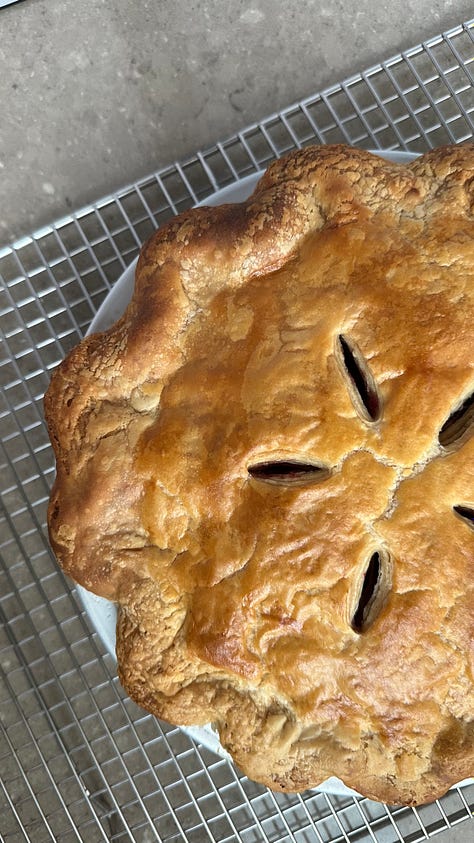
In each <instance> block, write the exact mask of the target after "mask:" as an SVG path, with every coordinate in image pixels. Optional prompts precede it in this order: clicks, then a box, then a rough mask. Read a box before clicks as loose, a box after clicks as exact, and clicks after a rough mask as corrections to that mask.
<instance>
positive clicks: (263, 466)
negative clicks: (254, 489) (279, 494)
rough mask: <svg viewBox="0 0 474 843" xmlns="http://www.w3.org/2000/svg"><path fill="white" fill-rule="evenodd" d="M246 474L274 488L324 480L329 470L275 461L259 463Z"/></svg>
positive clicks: (287, 461) (293, 462)
mask: <svg viewBox="0 0 474 843" xmlns="http://www.w3.org/2000/svg"><path fill="white" fill-rule="evenodd" d="M248 473H249V475H250V476H251V477H253V478H254V479H255V480H261V481H263V482H264V483H270V484H272V485H274V486H305V485H307V484H309V483H317V482H319V481H320V480H325V479H326V478H327V477H329V475H330V470H329V468H328V467H327V466H325V465H319V464H318V463H308V462H303V461H301V462H300V461H298V460H275V461H273V462H271V461H268V462H259V463H255V465H250V466H249V467H248Z"/></svg>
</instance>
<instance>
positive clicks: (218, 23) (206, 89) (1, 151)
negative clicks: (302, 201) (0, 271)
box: [0, 0, 473, 246]
mask: <svg viewBox="0 0 474 843" xmlns="http://www.w3.org/2000/svg"><path fill="white" fill-rule="evenodd" d="M472 13H473V6H472V0H393V2H391V3H387V4H384V3H380V2H379V0H358V2H351V0H349V2H345V0H332V2H331V0H327V2H320V0H304V2H296V1H295V0H286V2H284V3H283V2H281V3H280V2H275V0H253V2H245V0H232V2H230V0H220V2H207V0H194V1H193V0H173V2H171V0H168V2H166V0H155V2H153V0H115V2H112V3H111V2H108V0H81V2H80V3H78V2H77V0H24V2H21V3H17V4H16V5H13V6H10V7H7V8H4V9H2V10H1V11H0V67H1V77H2V93H1V97H2V101H1V105H2V119H1V123H0V170H1V192H0V246H1V245H5V244H8V243H10V242H12V241H14V240H16V239H17V238H19V237H20V236H21V235H23V234H25V233H31V232H33V231H35V230H36V229H38V228H39V227H40V226H42V225H44V224H47V223H49V222H52V221H54V220H55V219H57V218H59V217H62V216H64V215H65V214H66V213H67V212H68V211H70V210H73V209H77V208H79V207H82V206H83V205H85V204H88V203H90V202H91V201H93V200H95V199H98V198H100V197H101V196H104V195H108V194H109V193H110V192H111V191H113V190H114V189H117V188H120V187H121V186H123V185H126V184H128V183H129V182H131V181H134V180H136V179H137V178H139V177H141V176H145V175H147V174H148V173H150V172H153V171H154V170H156V169H159V168H161V167H163V166H165V165H167V164H169V163H171V162H173V161H175V160H180V159H183V158H184V157H186V156H188V155H190V154H193V153H194V152H195V151H196V150H197V149H202V148H204V147H206V146H207V145H211V144H212V143H214V142H215V141H217V140H221V139H224V138H225V137H227V136H228V135H230V134H233V133H234V132H235V131H237V130H239V129H241V128H243V127H245V126H246V125H248V124H249V123H250V122H252V121H254V120H258V119H261V118H263V117H265V116H266V115H267V114H269V113H272V112H274V111H278V110H280V109H281V108H284V107H285V106H287V105H290V104H291V103H292V102H294V101H295V100H297V99H301V98H302V97H304V96H307V95H310V94H312V93H315V92H317V91H318V90H321V89H322V88H324V87H326V86H328V85H330V84H333V83H336V82H339V81H341V80H342V79H344V78H347V77H348V76H350V75H351V74H353V73H356V72H358V71H361V70H364V69H365V68H367V67H369V66H371V65H372V64H375V63H377V62H378V61H380V60H383V59H385V58H389V57H390V56H391V55H393V54H395V53H398V52H400V51H402V50H403V49H405V48H409V47H410V46H413V45H415V44H418V43H420V42H421V41H423V40H425V39H427V38H429V37H431V36H433V35H436V34H438V33H440V32H442V31H444V30H446V29H449V28H451V27H453V26H455V25H457V24H458V23H460V22H462V21H464V20H467V19H469V18H470V17H471V16H472Z"/></svg>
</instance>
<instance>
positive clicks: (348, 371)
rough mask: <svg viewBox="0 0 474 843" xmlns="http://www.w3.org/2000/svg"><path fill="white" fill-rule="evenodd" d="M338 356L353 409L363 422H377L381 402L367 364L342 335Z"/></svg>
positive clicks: (379, 416) (355, 348) (339, 339)
mask: <svg viewBox="0 0 474 843" xmlns="http://www.w3.org/2000/svg"><path fill="white" fill-rule="evenodd" d="M338 356H339V359H340V362H341V364H342V369H343V372H344V374H345V376H346V380H347V382H348V386H349V391H350V394H351V398H352V401H353V404H354V406H355V409H356V410H357V412H358V413H359V415H360V416H362V418H363V419H364V420H365V421H369V422H377V421H379V419H380V418H381V416H382V401H381V398H380V395H379V392H378V389H377V385H376V383H375V379H374V376H373V374H372V372H371V371H370V369H369V364H368V363H367V361H366V360H365V359H364V357H363V355H362V354H361V352H360V350H359V349H358V348H357V346H356V345H355V344H354V343H352V342H351V341H350V340H349V339H348V337H345V336H343V335H342V334H339V336H338Z"/></svg>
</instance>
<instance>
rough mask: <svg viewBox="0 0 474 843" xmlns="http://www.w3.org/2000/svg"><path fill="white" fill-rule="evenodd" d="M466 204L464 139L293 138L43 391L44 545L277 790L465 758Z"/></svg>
mask: <svg viewBox="0 0 474 843" xmlns="http://www.w3.org/2000/svg"><path fill="white" fill-rule="evenodd" d="M473 211H474V145H472V144H467V145H461V146H452V147H445V148H442V149H437V150H434V151H432V152H429V153H428V154H426V155H424V156H422V157H420V158H419V159H417V160H416V161H414V162H412V163H410V164H408V165H400V164H393V163H389V162H387V161H384V160H382V159H380V158H378V157H376V156H374V155H371V154H370V153H368V152H365V151H362V150H357V149H352V148H349V147H344V146H328V147H324V146H322V147H310V148H307V149H304V150H301V151H298V152H295V153H293V154H291V155H289V156H287V157H286V158H283V159H281V160H279V161H277V162H275V163H274V164H273V165H272V166H271V167H270V168H269V170H268V171H267V173H266V174H265V175H264V177H263V178H262V179H261V181H260V183H259V184H258V187H257V189H256V190H255V192H254V194H253V195H252V196H251V197H250V199H248V200H247V201H246V202H244V203H242V204H240V205H227V206H221V207H218V208H209V207H203V208H198V209H194V210H191V211H188V212H186V213H184V214H182V215H181V216H179V217H177V218H176V219H175V220H173V221H172V222H170V223H169V224H167V225H166V226H164V227H163V228H162V229H160V230H159V231H158V232H157V233H156V234H155V235H154V236H153V237H152V238H151V239H150V240H149V241H148V243H147V244H146V245H145V247H144V248H143V250H142V253H141V256H140V260H139V264H138V268H137V272H136V282H135V291H134V295H133V299H132V301H131V304H130V305H129V307H128V309H127V311H126V313H125V315H124V316H123V317H122V318H121V319H120V320H119V321H118V322H117V323H116V325H115V326H114V327H112V328H111V329H110V330H108V331H107V332H105V333H101V334H96V335H93V336H90V337H87V338H86V339H85V340H83V342H81V343H80V345H79V346H78V347H77V348H75V349H73V351H72V352H71V353H70V354H69V356H68V357H67V358H66V360H65V361H64V362H63V363H62V364H61V365H60V366H59V368H58V369H57V370H56V372H55V373H54V375H53V378H52V381H51V386H50V388H49V390H48V392H47V395H46V397H45V410H46V418H47V421H48V425H49V430H50V435H51V439H52V442H53V445H54V449H55V453H56V459H57V476H56V481H55V484H54V488H53V490H52V494H51V502H50V508H49V530H50V537H51V543H52V546H53V548H54V551H55V553H56V555H57V557H58V560H59V562H60V564H61V566H62V567H63V569H64V570H65V571H66V572H67V573H69V574H70V575H71V576H72V577H73V578H74V580H75V581H76V582H78V583H80V584H81V585H83V586H85V588H87V589H90V590H91V591H93V592H95V593H96V594H100V595H103V596H105V597H108V598H110V599H112V600H115V601H117V602H118V604H119V620H118V628H117V656H118V664H119V675H120V679H121V681H122V683H123V685H124V687H125V688H126V690H127V691H128V693H129V694H130V696H131V697H132V698H133V699H134V700H136V702H137V703H139V704H140V705H141V706H143V707H144V708H145V709H147V710H149V711H151V712H153V713H154V714H156V715H157V716H159V717H161V718H164V719H165V720H168V721H171V722H173V723H179V724H181V725H191V724H194V725H198V724H204V723H207V722H212V723H214V724H215V725H216V727H217V729H218V731H219V734H220V738H221V742H222V744H223V745H224V746H225V747H226V748H227V749H228V750H229V751H230V753H231V754H232V756H233V757H234V759H235V761H236V763H237V764H238V765H239V766H240V767H241V768H242V769H243V770H244V771H245V773H247V774H248V775H249V776H250V777H251V778H253V779H255V780H257V781H259V782H263V783H265V784H267V785H268V786H269V787H271V788H274V789H285V790H302V789H304V788H308V787H312V786H316V785H318V784H319V783H320V782H321V781H322V780H323V779H325V778H326V777H328V776H330V775H337V776H339V777H340V778H341V779H342V780H343V781H344V782H345V783H346V784H347V785H349V786H351V787H353V788H355V789H356V790H357V791H359V792H360V793H362V794H365V795H367V796H369V797H372V798H374V799H378V800H383V801H386V802H391V803H406V804H414V803H419V802H424V801H430V800H432V799H434V798H435V797H437V796H439V795H440V794H442V793H443V792H445V791H446V790H447V789H448V788H449V786H450V785H451V784H453V783H454V782H456V781H459V780H460V779H462V778H464V777H466V776H468V775H470V774H472V773H473V772H474V723H473V719H474V685H473V666H474V665H473V662H474V649H473V647H474V645H473V639H474V636H473V624H474V601H473V587H474V530H473V524H472V521H471V517H470V513H471V514H472V510H473V509H474V437H472V436H471V435H470V434H471V433H472V413H471V414H470V413H469V410H468V409H466V408H468V405H469V398H470V397H471V396H472V394H473V393H474V354H473V345H474V328H473V325H474V217H473ZM341 337H342V338H343V340H341V339H340V338H341ZM344 343H345V345H344ZM351 357H352V360H353V365H354V366H355V368H356V369H358V370H359V371H360V372H362V376H361V377H362V381H361V379H360V378H359V383H357V378H356V375H354V372H353V373H352V375H351V371H350V359H351ZM364 373H365V375H364ZM364 377H365V385H366V387H367V388H368V387H369V386H371V388H372V389H373V390H374V391H375V392H374V398H373V401H374V402H375V404H374V407H375V409H373V408H372V410H370V408H369V409H367V406H366V404H367V399H366V400H365V401H364V396H363V390H362V389H361V382H363V381H364ZM369 381H370V384H369ZM463 402H464V405H463ZM459 408H462V412H458V416H460V417H461V418H460V420H459V419H458V424H457V426H456V425H454V432H453V431H451V435H447V434H446V433H445V432H444V433H443V434H442V435H441V437H440V432H441V431H445V430H446V425H445V423H446V421H447V420H448V419H450V417H452V414H453V412H454V411H456V410H459ZM451 427H453V426H452V425H451ZM440 438H441V441H442V442H443V444H441V442H440ZM279 461H280V462H283V463H284V464H285V463H286V464H288V463H291V462H295V463H308V464H310V465H314V466H316V468H321V469H323V470H322V471H320V472H318V471H314V472H313V473H312V474H311V475H307V476H306V475H303V476H302V478H301V481H302V482H292V478H291V477H288V482H286V481H285V482H284V483H283V484H280V483H279V482H268V481H269V480H271V475H270V476H269V477H268V478H266V477H265V476H263V477H262V476H258V471H256V472H255V473H254V475H252V474H251V473H249V468H250V469H252V468H254V467H255V466H257V467H258V466H260V467H261V466H262V464H263V466H264V472H263V474H264V475H265V467H266V466H267V464H268V463H276V462H279ZM286 467H288V465H287V466H286ZM296 468H298V466H297V467H296ZM256 475H257V476H256ZM297 476H298V473H297ZM278 479H279V478H278V477H277V481H278ZM283 479H284V478H283ZM293 479H294V478H293ZM273 480H275V475H274V476H273ZM454 507H457V509H454ZM374 559H375V560H378V568H377V570H376V571H375V574H374V576H375V580H376V585H375V586H374V585H373V584H372V588H373V590H374V597H373V598H372V600H371V602H370V601H369V603H368V606H367V610H366V615H367V616H366V617H365V618H364V619H363V622H362V620H361V617H359V623H358V628H354V626H356V627H357V624H356V623H355V620H354V619H355V613H356V607H357V604H358V602H359V600H360V595H361V590H362V584H363V582H364V577H365V574H366V571H367V568H368V565H369V561H370V560H374ZM366 585H368V587H369V586H370V583H366ZM369 590H370V588H369Z"/></svg>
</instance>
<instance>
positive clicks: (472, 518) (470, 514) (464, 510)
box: [453, 506, 474, 530]
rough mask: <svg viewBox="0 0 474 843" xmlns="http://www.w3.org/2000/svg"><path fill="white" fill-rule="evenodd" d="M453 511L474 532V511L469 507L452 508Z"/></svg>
mask: <svg viewBox="0 0 474 843" xmlns="http://www.w3.org/2000/svg"><path fill="white" fill-rule="evenodd" d="M453 510H454V512H455V513H456V515H458V516H459V517H460V518H462V519H463V521H465V522H466V523H467V524H468V525H469V526H470V527H472V529H473V530H474V509H473V508H472V507H470V506H453Z"/></svg>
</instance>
